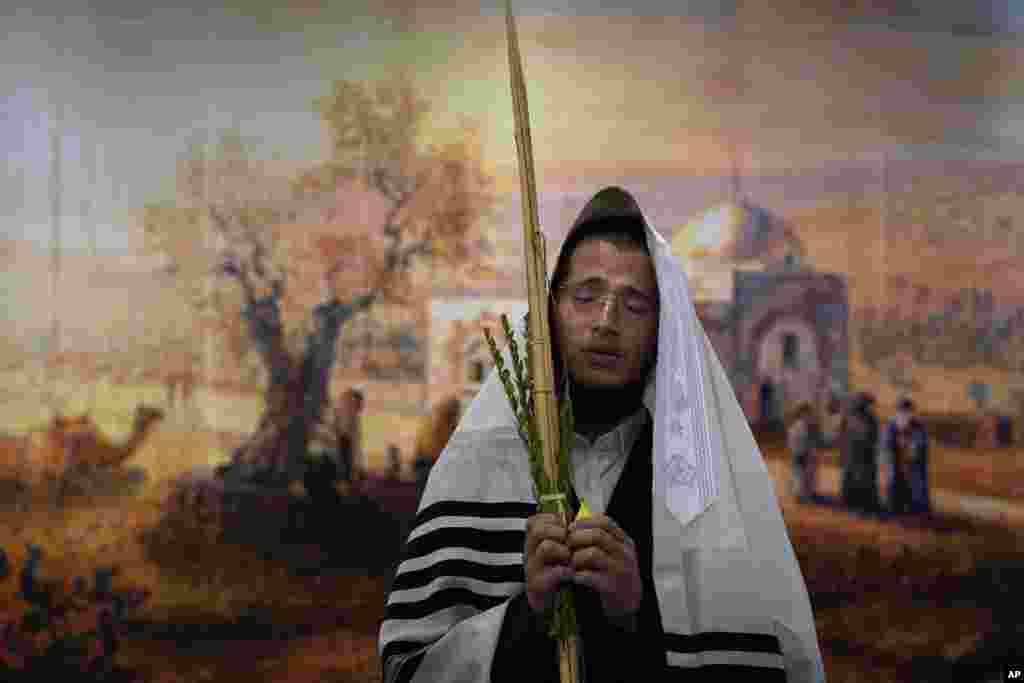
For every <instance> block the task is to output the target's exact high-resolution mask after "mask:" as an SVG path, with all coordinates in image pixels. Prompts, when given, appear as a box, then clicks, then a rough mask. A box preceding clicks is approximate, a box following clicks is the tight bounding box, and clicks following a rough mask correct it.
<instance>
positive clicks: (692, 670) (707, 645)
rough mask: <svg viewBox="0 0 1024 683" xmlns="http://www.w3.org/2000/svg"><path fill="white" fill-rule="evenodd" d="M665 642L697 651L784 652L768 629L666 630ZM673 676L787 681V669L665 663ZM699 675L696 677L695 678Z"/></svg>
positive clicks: (683, 651)
mask: <svg viewBox="0 0 1024 683" xmlns="http://www.w3.org/2000/svg"><path fill="white" fill-rule="evenodd" d="M663 642H664V643H665V649H666V650H667V651H668V652H676V653H680V654H698V653H703V652H730V653H750V654H774V655H779V656H780V657H781V655H782V647H781V645H780V643H779V639H778V638H777V637H776V636H773V635H771V634H766V633H728V632H724V631H706V632H704V633H695V634H693V635H681V634H678V633H666V634H665V636H664V640H663ZM666 666H667V669H668V671H669V672H671V673H672V674H673V676H679V677H680V680H684V678H683V677H685V680H686V681H688V682H689V681H693V680H697V681H702V680H708V681H719V680H749V679H750V678H753V679H754V680H758V681H780V682H782V683H784V682H785V681H786V671H785V669H783V668H780V667H773V666H761V665H753V664H739V663H732V664H704V665H701V666H696V667H688V666H674V665H672V664H668V665H666ZM694 677H696V678H694Z"/></svg>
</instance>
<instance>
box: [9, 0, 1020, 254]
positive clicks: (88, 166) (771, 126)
mask: <svg viewBox="0 0 1024 683" xmlns="http://www.w3.org/2000/svg"><path fill="white" fill-rule="evenodd" d="M67 4H69V3H65V2H56V1H55V0H45V1H41V2H34V3H32V4H31V9H29V8H28V4H26V7H25V8H23V9H11V8H9V7H8V8H7V9H4V10H0V25H2V26H3V30H4V39H3V40H2V41H0V85H2V88H0V93H2V94H0V98H2V99H0V102H2V104H0V149H2V152H3V155H4V157H5V159H6V161H7V182H6V183H5V184H4V186H3V188H2V189H0V215H3V217H4V227H3V230H2V234H3V236H5V237H13V238H26V237H27V238H34V239H36V240H37V241H39V242H40V243H45V241H46V240H47V239H48V235H49V234H50V233H49V230H50V227H49V215H50V206H51V205H50V200H51V198H50V179H51V160H50V153H51V145H50V136H51V130H52V128H53V126H54V125H55V120H56V119H55V116H56V112H57V111H58V110H59V109H60V108H61V107H62V108H63V112H64V113H63V123H62V124H61V127H60V131H61V135H62V141H63V143H64V144H63V146H62V149H63V152H64V161H65V163H64V165H63V177H62V180H63V183H62V187H63V194H62V211H61V213H62V215H63V216H64V219H63V227H64V234H65V240H66V243H67V246H68V248H72V249H73V248H76V247H82V246H84V245H85V243H86V242H87V239H86V233H87V229H86V224H87V223H88V224H89V225H98V226H99V227H98V228H97V233H96V238H97V244H98V246H99V247H100V248H101V249H110V250H119V249H126V248H130V246H131V244H132V239H131V230H130V228H129V227H128V225H127V222H126V219H125V215H126V212H127V211H129V210H130V209H133V208H136V207H139V206H141V205H142V204H143V203H145V202H148V201H152V200H157V199H162V198H166V197H168V196H169V195H170V193H171V192H172V190H173V185H172V183H173V171H174V162H175V159H176V158H177V157H178V156H179V155H180V154H181V153H182V152H183V150H184V149H185V146H186V145H187V144H188V142H189V141H190V140H196V139H202V138H204V137H205V136H209V135H213V134H215V133H216V132H217V131H218V130H221V129H225V128H229V127H237V128H238V129H239V130H240V131H241V132H242V134H243V135H244V136H246V137H247V138H248V139H249V140H250V141H251V142H252V143H253V145H254V149H255V150H256V151H257V153H258V154H259V155H261V156H264V157H266V158H273V157H275V156H276V157H278V158H280V159H281V160H283V161H284V162H288V163H290V164H293V165H294V166H296V167H298V166H301V165H302V164H304V163H311V162H315V161H317V160H318V159H319V158H320V157H321V156H322V154H323V149H324V137H323V130H322V127H321V125H320V123H319V121H318V119H317V117H316V115H315V114H314V112H313V109H312V102H313V99H314V98H316V97H318V96H320V95H322V94H325V93H326V92H327V91H328V88H329V86H330V82H331V80H333V79H338V78H346V79H356V80H367V79H374V78H378V77H380V76H381V75H383V74H384V73H385V72H386V71H387V69H388V68H389V67H391V66H395V65H407V66H411V68H412V70H413V72H414V74H415V77H416V79H417V83H418V85H419V87H420V88H421V91H422V92H423V94H424V95H425V96H426V97H427V98H428V99H429V101H430V103H431V106H432V109H433V112H434V116H433V117H432V119H431V126H432V128H433V130H432V131H430V132H431V133H432V134H437V135H443V134H444V133H445V131H448V130H451V129H452V128H453V127H455V126H456V125H457V123H458V120H459V116H468V117H470V118H471V119H474V120H476V121H477V122H479V123H480V125H481V127H482V130H483V135H484V144H485V148H484V152H485V155H486V162H487V163H488V164H489V165H490V166H491V167H492V168H493V169H494V171H495V172H496V173H498V174H499V175H500V176H501V177H503V178H506V179H508V178H511V177H514V171H515V166H514V164H515V148H514V144H513V136H512V107H511V101H510V97H509V93H508V76H507V63H506V55H505V45H504V37H503V30H504V25H503V17H502V15H501V11H502V5H500V4H499V3H497V2H494V1H493V0H484V2H480V1H479V0H478V1H477V2H468V1H466V0H457V1H455V2H441V1H440V0H438V1H437V2H433V3H429V2H428V3H424V2H409V1H406V0H379V1H377V2H372V3H369V2H326V1H318V0H293V2H291V3H290V4H289V3H270V2H256V1H253V2H246V1H244V0H234V2H232V3H228V4H227V5H221V6H218V7H214V8H209V7H201V6H200V5H201V3H198V2H196V1H195V0H192V3H191V4H194V5H196V6H195V7H192V8H188V7H183V6H182V4H184V3H176V4H177V7H175V8H156V9H148V8H146V9H143V8H142V6H143V5H145V4H149V3H138V2H128V1H127V0H93V1H92V2H89V3H80V7H81V8H80V9H79V10H78V11H76V12H68V10H67V9H66V8H64V7H63V6H64V5H67ZM1016 4H1017V3H1012V2H1011V0H998V1H997V0H993V2H991V3H989V4H988V5H986V4H985V3H962V2H961V3H953V2H949V3H944V2H921V1H914V0H874V1H873V2H869V1H865V2H860V3H838V2H837V3H831V2H826V1H825V0H817V2H806V1H803V2H801V1H798V0H785V1H783V2H774V3H767V2H763V1H762V2H752V1H750V2H739V1H738V0H737V1H734V2H719V1H717V0H691V1H689V2H679V1H673V2H669V1H668V0H657V1H656V0H646V1H644V2H638V1H636V0H632V1H631V2H629V3H626V2H617V3H613V2H611V1H610V0H600V1H598V0H524V1H523V2H517V3H515V10H516V12H517V15H518V16H519V31H520V42H521V47H522V52H523V58H524V62H525V64H524V66H525V70H526V75H527V78H528V81H529V98H530V109H531V121H532V125H533V139H534V145H535V155H536V158H537V162H538V180H539V181H540V183H541V186H542V189H551V188H558V187H559V186H560V183H562V182H563V181H564V180H565V179H567V178H574V177H579V176H581V175H601V174H607V173H611V172H613V171H621V170H623V169H625V170H628V171H629V172H630V173H634V174H636V175H638V176H645V175H646V176H665V175H674V174H684V175H685V174H698V175H699V174H711V175H716V174H719V173H721V172H722V171H723V169H725V168H726V167H727V163H728V158H727V155H726V153H725V146H724V144H723V141H724V140H725V139H732V140H736V141H737V142H739V143H740V145H741V148H742V150H743V161H744V165H745V167H746V168H748V169H749V170H751V171H752V172H753V171H756V170H758V169H764V170H775V169H787V168H801V167H805V166H814V165H816V164H820V163H824V162H827V161H829V160H836V159H838V160H843V159H849V158H853V157H862V156H865V155H866V156H869V157H870V156H871V155H873V154H877V153H878V152H880V151H882V150H885V149H889V148H894V147H900V148H902V149H910V150H924V149H932V148H937V147H936V145H938V144H939V143H942V144H947V145H971V146H972V148H973V149H977V150H980V151H979V152H978V154H987V155H989V154H998V155H1001V156H1003V157H1008V158H1010V159H1013V160H1021V158H1022V156H1024V155H1022V152H1024V146H1022V145H1021V143H1020V142H1018V141H1019V140H1024V127H1022V123H1021V122H1022V121H1024V85H1022V84H1024V78H1021V76H1022V73H1021V72H1022V69H1024V49H1022V48H1021V47H1018V45H1020V44H1021V41H1020V38H1021V36H1022V34H1024V12H1021V10H1020V9H1019V7H1018V9H1016V10H1014V9H1013V7H1014V5H1016ZM840 5H842V6H843V7H847V8H850V9H843V10H839V9H836V7H838V6H840ZM5 6H7V4H5ZM668 8H671V9H668ZM736 84H739V86H738V87H737V86H736ZM911 153H916V152H911ZM921 153H924V152H921ZM972 153H973V152H972ZM504 187H514V185H513V184H506V185H504ZM89 211H91V213H89V215H90V216H92V218H91V219H89V220H88V221H86V220H82V219H81V215H82V214H83V213H88V212H89Z"/></svg>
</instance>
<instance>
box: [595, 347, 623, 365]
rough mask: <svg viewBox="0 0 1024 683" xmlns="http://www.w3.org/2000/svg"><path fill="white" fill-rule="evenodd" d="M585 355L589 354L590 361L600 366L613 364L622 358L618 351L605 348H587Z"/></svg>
mask: <svg viewBox="0 0 1024 683" xmlns="http://www.w3.org/2000/svg"><path fill="white" fill-rule="evenodd" d="M587 355H588V356H590V360H591V362H592V363H594V364H595V365H601V366H614V365H616V364H617V363H618V362H619V360H620V359H621V358H622V354H621V353H619V352H618V351H611V350H607V349H587Z"/></svg>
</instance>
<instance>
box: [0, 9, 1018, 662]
mask: <svg viewBox="0 0 1024 683" xmlns="http://www.w3.org/2000/svg"><path fill="white" fill-rule="evenodd" d="M912 10H913V11H912ZM502 11H503V8H502V7H500V6H499V5H498V4H497V3H495V4H494V5H493V6H492V5H491V3H484V4H482V5H481V4H479V3H469V2H455V3H451V2H447V3H442V2H437V3H418V2H417V3H412V2H402V1H399V2H384V3H379V2H378V3H359V2H356V3H321V2H288V3H280V4H274V3H270V2H263V1H262V0H261V1H256V0H253V1H251V2H236V3H227V4H223V5H214V6H203V7H199V6H198V5H197V6H194V7H184V6H181V5H180V4H179V5H177V6H175V7H170V6H159V7H144V6H141V5H140V6H136V5H132V4H129V3H119V2H99V3H90V4H89V7H88V8H78V9H75V10H69V9H68V8H66V7H64V6H61V4H60V3H56V2H52V3H46V2H43V3H33V4H32V6H31V7H29V6H28V5H26V6H25V7H23V8H21V9H14V8H5V9H4V11H3V14H2V15H0V21H2V24H3V25H4V27H5V34H6V37H5V40H4V41H3V42H2V43H0V56H2V58H0V82H2V83H3V85H4V86H5V87H4V89H3V106H2V111H3V117H2V118H0V146H2V149H3V152H4V157H5V160H6V167H7V174H6V180H5V182H4V183H3V185H2V187H0V207H2V215H3V230H2V233H0V261H2V263H3V268H2V269H0V302H2V306H3V310H4V312H5V316H4V318H3V324H2V325H0V378H2V381H0V397H2V400H0V518H2V524H0V629H2V631H3V636H2V638H0V678H4V680H7V679H8V678H9V679H11V680H36V679H37V678H38V677H39V676H40V675H43V674H46V673H50V674H53V675H56V676H58V678H61V677H63V678H64V679H68V677H69V676H71V675H72V674H74V675H75V676H77V677H78V678H76V679H75V680H126V681H127V680H131V681H176V680H181V681H197V680H208V681H232V680H243V679H244V680H249V681H255V680H267V681H271V680H273V681H327V680H332V681H333V680H336V681H350V680H351V681H356V680H366V681H369V680H379V676H380V671H379V664H378V662H377V658H376V657H377V655H376V629H377V627H378V624H379V620H380V618H381V617H382V615H383V604H384V599H385V596H386V590H387V587H388V583H389V580H390V576H391V573H392V572H393V569H394V564H393V563H394V561H395V559H396V557H397V549H398V548H399V545H400V543H401V541H402V539H403V538H404V535H403V534H404V533H405V530H406V529H407V528H408V524H409V523H410V521H411V517H412V514H413V513H414V512H415V509H416V504H417V496H418V491H419V486H420V485H421V484H418V483H417V476H418V475H417V473H418V472H422V469H421V468H417V467H416V466H415V464H414V463H415V461H416V459H417V458H420V459H421V461H422V458H423V457H427V458H428V460H429V457H428V456H430V455H431V454H429V453H424V452H423V449H424V448H426V446H424V444H436V443H439V442H440V443H443V441H444V435H443V434H441V433H440V432H439V431H438V430H444V429H448V428H449V427H446V426H445V424H447V422H446V420H447V418H442V413H443V411H444V410H447V408H443V406H450V405H451V400H452V399H454V400H456V401H457V402H458V404H459V405H460V406H461V409H462V410H464V409H465V407H466V406H467V405H468V403H469V401H471V400H472V398H473V395H474V393H475V391H476V390H477V389H478V387H479V385H480V383H481V381H483V379H485V378H486V376H487V373H489V372H490V370H491V365H490V359H489V354H488V353H487V349H486V346H485V344H483V330H484V329H485V328H489V329H491V330H493V331H496V330H497V327H498V325H499V324H500V323H499V320H500V318H499V316H500V315H501V314H502V313H506V314H509V315H510V316H513V317H516V318H518V317H520V316H521V315H522V314H523V312H524V311H525V306H526V304H525V280H524V272H523V265H522V246H521V228H520V225H519V221H520V217H521V213H520V205H519V198H518V178H517V176H516V166H515V148H514V142H513V122H512V106H511V98H510V95H509V91H508V84H507V83H508V82H507V65H506V63H505V59H506V56H505V45H504V42H503V40H504V39H503V30H504V23H503V16H502V14H501V12H502ZM516 11H517V13H518V14H519V15H520V20H519V21H520V24H519V31H520V40H521V44H522V51H523V55H524V59H525V69H526V77H527V81H528V87H529V96H530V107H531V117H532V123H533V136H534V140H533V142H534V146H535V154H536V158H537V165H538V181H539V191H540V197H539V202H540V206H539V208H540V219H541V225H542V228H543V229H544V231H545V233H546V235H547V237H548V247H549V262H553V257H554V253H555V249H556V248H557V247H558V245H559V243H560V240H561V239H562V237H563V236H564V234H565V232H566V230H567V229H568V226H569V225H570V224H571V222H572V220H573V219H574V218H575V215H576V214H577V212H578V211H579V210H580V209H581V208H582V207H583V205H584V203H585V202H586V200H587V199H588V198H589V197H590V196H591V195H592V194H593V193H594V192H596V191H597V190H598V189H600V188H601V187H604V186H606V185H611V184H617V185H621V186H623V187H625V188H626V189H628V190H630V191H631V192H633V193H634V194H635V195H636V197H637V199H638V201H639V202H640V205H641V206H642V207H644V209H645V211H646V212H647V215H648V217H649V218H650V219H651V221H652V222H653V223H654V225H655V226H656V227H657V228H658V229H659V230H660V231H661V232H662V234H663V235H664V236H665V237H666V239H668V240H670V242H671V244H672V249H673V251H674V253H675V254H676V255H677V256H678V257H679V258H680V260H681V262H682V263H683V264H684V266H685V267H686V268H687V270H688V272H689V273H690V276H691V286H692V289H693V291H694V294H695V299H696V304H697V307H698V312H699V314H700V316H701V318H702V320H703V322H704V326H705V329H706V330H707V331H708V335H709V337H710V338H711V341H712V343H713V344H714V346H715V348H716V350H717V352H718V354H719V356H720V357H721V358H722V361H723V364H724V366H725V367H726V369H727V370H728V372H729V374H730V377H731V378H732V380H733V385H734V388H735V390H736V393H737V396H738V397H739V399H740V401H741V404H742V405H743V407H744V410H745V411H746V412H747V415H748V417H749V419H750V423H751V426H752V428H753V429H754V430H755V432H756V434H757V435H758V438H759V439H760V441H761V443H762V449H763V453H764V455H765V459H766V462H767V464H768V466H769V471H770V472H771V473H772V475H773V476H774V477H775V479H776V481H777V483H778V494H779V500H780V503H781V505H782V507H783V511H784V514H785V517H786V521H787V524H788V526H789V530H790V534H791V537H792V539H793V541H794V546H795V548H796V550H797V554H798V556H799V558H800V562H801V566H802V567H803V569H804V573H805V576H806V578H807V581H808V587H809V589H810V591H811V597H812V602H813V604H814V606H815V612H816V617H817V623H818V629H819V636H820V638H821V642H822V648H823V653H824V655H825V659H826V667H827V669H828V673H829V680H834V681H844V680H850V681H854V680H857V681H860V680H866V679H867V678H870V679H871V680H935V679H943V678H949V676H950V675H951V674H952V673H955V674H956V676H957V677H955V680H958V681H959V680H983V679H984V676H986V675H991V674H993V673H994V672H996V671H997V670H998V662H1000V661H1002V660H1003V659H1005V658H1006V657H1009V656H1010V655H1012V654H1014V653H1015V652H1016V653H1018V654H1019V644H1020V643H1021V642H1024V635H1022V634H1021V628H1022V621H1021V619H1020V617H1019V614H1017V613H1014V612H1013V610H1011V609H1009V607H1008V605H1013V604H1015V603H1018V602H1019V599H1020V597H1021V596H1020V595H1019V594H1018V593H1019V590H1020V586H1021V585H1024V580H1021V574H1020V572H1021V567H1024V556H1022V555H1021V554H1020V551H1019V548H1022V547H1024V543H1021V538H1020V530H1021V528H1022V527H1021V525H1022V524H1024V514H1022V509H1024V508H1022V507H1021V505H1020V501H1021V498H1022V495H1024V489H1022V488H1021V486H1020V483H1019V482H1020V481H1022V475H1024V452H1022V450H1021V449H1020V447H1019V446H1018V445H1017V444H1018V442H1019V433H1020V430H1021V424H1022V420H1024V347H1022V346H1021V345H1022V341H1021V340H1022V339H1024V282H1022V281H1021V275H1020V273H1024V251H1022V233H1024V202H1022V197H1024V148H1022V147H1021V145H1020V143H1019V140H1020V139H1021V137H1022V135H1024V128H1022V124H1021V121H1024V115H1022V113H1024V90H1021V83H1024V79H1022V78H1021V71H1022V68H1024V58H1022V54H1021V52H1020V48H1019V44H1020V38H1021V31H1022V30H1024V20H1022V18H1021V16H1019V15H1018V14H1016V13H1015V11H1014V10H1013V9H1012V8H1011V6H1010V5H1009V4H1007V3H1001V4H1000V3H990V4H986V3H967V4H964V6H963V7H962V8H957V7H952V8H941V9H933V8H928V9H927V10H925V9H920V8H918V9H913V8H911V7H909V5H908V6H907V7H903V6H902V5H900V4H899V3H895V4H892V3H889V4H886V6H885V7H884V8H883V7H882V5H878V4H877V3H875V4H872V3H828V2H820V3H812V4H811V5H808V4H807V3H798V2H782V3H753V2H750V3H746V2H740V3H718V2H715V1H714V0H712V1H710V2H703V1H702V2H696V1H692V2H686V3H673V5H672V7H671V8H667V7H660V6H658V5H657V3H656V2H655V1H654V0H649V1H648V2H643V3H639V4H638V3H635V2H634V3H630V6H629V8H628V9H627V8H626V6H625V5H623V7H622V8H612V7H607V6H605V4H601V5H600V6H598V5H595V4H593V3H575V2H573V1H572V0H565V1H563V2H541V1H539V0H538V1H536V2H532V3H524V4H522V5H521V6H517V7H516ZM498 337H499V338H500V337H501V335H498ZM352 389H356V390H358V391H360V392H362V395H363V397H364V407H363V410H362V413H361V416H360V418H359V419H360V420H361V423H362V428H361V431H360V432H358V433H357V436H356V438H357V439H359V442H360V445H361V447H362V450H363V451H364V452H365V458H366V460H365V465H366V469H365V471H361V472H358V473H357V476H356V477H355V478H354V479H353V480H352V481H347V480H344V478H342V480H335V479H332V478H326V479H325V478H323V477H322V476H321V474H319V473H322V471H323V470H321V469H317V468H318V467H319V466H318V465H316V464H315V463H316V462H318V461H317V460H316V458H317V457H318V454H319V453H320V452H321V450H322V448H324V446H323V443H322V442H321V436H322V433H323V432H322V429H323V428H324V425H325V424H327V423H330V422H331V420H332V419H334V416H336V415H342V414H345V415H350V413H346V412H345V411H347V410H350V403H349V402H348V398H347V394H346V392H348V391H349V390H352ZM858 392H867V393H869V394H870V395H871V396H873V397H874V400H875V409H876V412H877V413H878V416H879V418H880V419H881V420H882V421H883V424H884V422H885V421H886V420H888V419H889V417H890V416H891V415H892V413H893V411H894V408H895V406H896V403H897V401H898V400H899V399H901V398H905V397H909V398H912V399H913V400H914V402H915V404H916V406H917V411H918V414H919V415H920V416H921V418H922V420H923V421H924V424H925V425H926V427H927V429H928V430H929V433H930V436H931V437H932V441H931V451H930V461H929V467H930V485H931V500H932V508H933V509H932V512H931V513H930V514H929V515H925V516H921V515H917V516H909V517H908V516H899V515H893V514H889V513H887V512H885V511H882V512H880V513H879V514H874V515H862V514H858V513H855V512H853V511H851V510H848V509H846V507H845V506H844V504H843V503H842V499H841V497H840V495H839V491H840V480H841V478H842V467H843V464H844V460H843V458H842V457H841V456H840V453H839V449H838V443H839V440H836V441H834V442H833V443H832V444H831V445H829V446H828V447H827V448H825V449H823V451H822V453H821V467H820V473H819V486H820V488H821V495H820V496H819V498H818V499H817V500H816V502H815V503H813V504H804V503H799V502H798V501H797V500H796V499H795V498H794V497H793V495H792V489H791V486H790V483H791V482H790V478H791V468H790V463H789V459H788V458H789V456H788V453H787V452H786V449H785V446H784V443H783V440H782V439H781V438H780V436H781V433H780V431H779V430H780V429H781V428H782V427H784V426H785V425H784V420H785V418H786V417H787V415H788V413H789V411H790V410H791V409H792V408H793V407H794V405H795V404H797V403H798V402H799V401H802V400H807V401H810V402H811V403H812V404H813V405H814V406H816V408H817V409H819V410H820V411H821V412H822V414H823V415H824V416H825V423H826V431H827V432H829V434H828V435H829V436H830V437H837V436H838V433H837V432H836V431H835V430H836V426H837V424H838V422H837V420H838V414H837V413H835V412H829V407H830V406H834V405H835V404H836V401H838V402H839V404H840V405H842V404H844V403H845V402H847V401H848V400H849V399H851V398H852V397H853V396H855V395H856V394H857V393H858ZM432 432H433V433H432ZM433 455H436V453H435V454H433ZM880 472H881V482H880V491H881V492H882V498H883V500H884V499H885V498H886V491H887V490H888V489H887V486H888V482H889V480H891V478H892V474H891V472H892V470H891V468H888V467H887V465H886V461H885V459H884V458H883V459H882V460H881V464H880ZM951 596H952V597H951ZM1014 648H1018V649H1016V650H1015V649H1014ZM869 674H870V675H869Z"/></svg>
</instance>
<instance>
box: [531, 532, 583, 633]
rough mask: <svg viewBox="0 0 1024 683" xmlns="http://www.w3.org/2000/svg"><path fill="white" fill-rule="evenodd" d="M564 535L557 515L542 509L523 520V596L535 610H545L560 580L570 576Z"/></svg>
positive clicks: (567, 548)
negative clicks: (524, 543) (524, 533)
mask: <svg viewBox="0 0 1024 683" xmlns="http://www.w3.org/2000/svg"><path fill="white" fill-rule="evenodd" d="M566 536H567V532H566V529H565V524H563V523H562V520H560V519H559V518H558V516H557V515H553V514H551V513H545V512H542V513H538V514H536V515H533V516H532V517H530V518H529V519H527V520H526V548H525V552H524V556H525V560H524V562H525V564H526V599H527V600H528V601H529V603H530V609H531V610H533V612H534V613H535V614H541V613H543V612H545V611H547V610H548V609H549V608H550V607H551V606H552V605H553V604H554V600H555V596H556V595H557V594H558V589H559V588H560V587H561V584H562V583H564V582H567V581H571V580H572V577H573V570H572V566H571V565H570V563H569V561H570V559H571V554H570V552H569V546H568V545H566Z"/></svg>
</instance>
